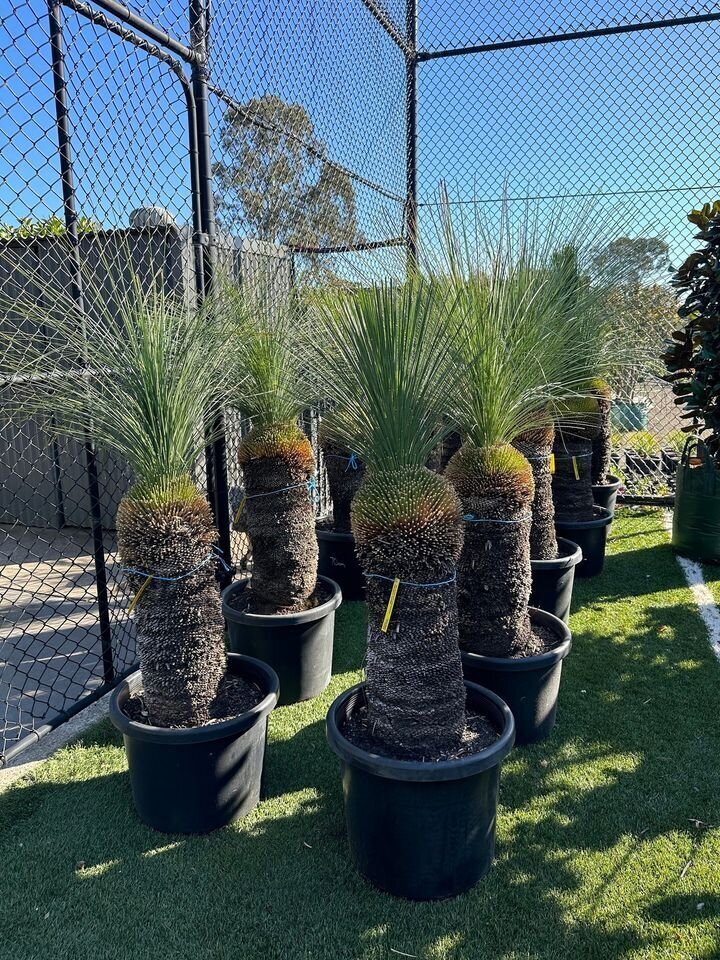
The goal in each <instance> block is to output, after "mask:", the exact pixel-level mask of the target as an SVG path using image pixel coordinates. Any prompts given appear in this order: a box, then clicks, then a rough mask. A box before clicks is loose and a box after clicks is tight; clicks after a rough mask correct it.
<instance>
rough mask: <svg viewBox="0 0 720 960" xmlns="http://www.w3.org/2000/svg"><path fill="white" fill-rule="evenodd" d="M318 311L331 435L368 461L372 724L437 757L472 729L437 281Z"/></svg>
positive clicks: (356, 512)
mask: <svg viewBox="0 0 720 960" xmlns="http://www.w3.org/2000/svg"><path fill="white" fill-rule="evenodd" d="M318 315H319V318H320V327H319V330H318V331H317V335H316V336H315V337H314V338H313V344H312V346H313V350H312V357H313V361H312V362H313V363H314V365H315V366H316V369H317V373H318V376H319V378H320V386H321V390H322V392H323V395H324V396H325V397H330V398H331V399H332V400H333V406H332V409H331V410H330V411H329V413H328V416H327V419H326V422H325V430H326V432H327V435H328V436H330V437H334V438H335V439H336V441H337V442H340V443H343V444H345V445H346V446H348V447H351V448H352V449H353V450H354V451H355V452H356V453H357V454H358V456H359V457H360V458H361V459H362V460H363V462H364V463H365V465H366V474H365V479H364V481H363V483H362V486H361V488H360V490H359V491H358V493H357V495H356V497H355V500H354V502H353V507H352V529H353V533H354V535H355V542H356V549H357V553H358V557H359V559H360V562H361V564H362V566H363V569H364V571H365V572H366V575H367V603H368V648H367V658H366V679H367V684H366V693H367V710H368V720H369V725H370V729H371V730H372V733H373V736H374V737H375V738H376V739H377V740H378V741H379V742H381V743H382V744H384V745H385V746H386V748H387V749H389V750H391V751H392V752H393V754H394V755H395V756H398V757H425V758H427V759H431V758H432V757H434V756H438V755H441V754H442V753H443V752H444V751H447V750H452V749H453V748H454V747H456V746H457V744H458V743H459V741H460V739H461V737H462V735H463V731H464V729H465V689H464V685H463V677H462V666H461V661H460V652H459V648H458V634H457V607H456V593H455V575H456V564H457V560H458V557H459V555H460V550H461V546H462V537H463V531H462V518H461V512H460V504H459V502H458V498H457V496H456V495H455V493H454V491H453V489H452V487H451V486H450V484H449V483H448V482H447V480H446V479H445V478H444V477H442V476H439V475H438V474H436V473H433V472H431V471H430V470H428V469H427V468H426V467H425V463H426V462H427V460H428V457H429V456H430V453H431V451H432V450H433V448H434V447H435V446H436V445H437V444H438V443H439V442H440V441H441V440H442V438H443V435H444V433H445V432H446V430H447V429H449V427H447V426H444V425H443V424H444V422H445V420H444V414H445V413H446V407H447V399H448V392H449V391H452V385H453V383H454V382H455V380H456V376H457V367H456V365H455V363H454V358H453V356H452V355H451V350H450V349H449V338H450V336H451V333H450V328H449V326H448V324H447V322H446V320H447V316H446V313H445V310H444V309H443V301H442V300H441V299H439V298H438V297H437V295H436V292H435V290H434V288H433V286H432V285H430V284H428V283H425V282H423V281H422V280H420V279H419V278H417V277H416V278H413V279H412V280H410V281H409V282H407V283H405V284H401V285H393V284H391V283H386V284H374V285H372V286H371V287H370V288H368V289H365V290H360V291H358V292H355V293H347V294H344V293H342V292H339V291H336V292H333V293H328V294H327V295H326V296H324V297H322V298H321V299H320V300H319V303H318ZM395 591H396V595H395ZM393 595H395V599H394V605H393V606H392V611H391V615H390V616H389V619H388V618H387V617H388V606H389V601H390V598H391V596H393Z"/></svg>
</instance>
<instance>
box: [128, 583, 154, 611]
mask: <svg viewBox="0 0 720 960" xmlns="http://www.w3.org/2000/svg"><path fill="white" fill-rule="evenodd" d="M151 580H152V577H148V578H147V580H146V581H145V583H144V584H143V585H142V586H141V587H140V589H139V590H138V592H137V593H136V594H135V596H134V597H133V600H132V603H131V604H130V606H129V607H128V613H132V612H133V610H134V609H135V607H136V606H137V605H138V600H139V599H140V597H141V596H142V595H143V594H144V593H145V591H146V590H147V588H148V586H149V585H150V581H151Z"/></svg>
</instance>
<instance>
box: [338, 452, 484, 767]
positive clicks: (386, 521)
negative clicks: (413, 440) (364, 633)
mask: <svg viewBox="0 0 720 960" xmlns="http://www.w3.org/2000/svg"><path fill="white" fill-rule="evenodd" d="M353 533H354V534H355V541H356V548H357V553H358V558H359V560H360V563H361V564H362V566H363V569H364V570H365V572H366V574H369V575H370V574H371V576H368V578H367V606H368V649H367V658H366V665H365V669H366V681H367V682H366V694H367V709H368V722H369V728H370V730H371V731H372V735H373V737H374V738H375V739H377V740H378V741H379V742H381V743H382V744H383V745H385V746H386V747H387V748H389V749H390V750H391V751H392V754H393V755H394V756H397V757H399V758H417V759H422V758H424V759H427V760H430V759H433V757H436V756H439V755H441V754H443V753H444V752H446V751H448V750H452V749H454V748H455V747H457V746H458V744H459V743H460V741H461V739H462V736H463V732H464V730H465V685H464V681H463V673H462V662H461V659H460V649H459V646H458V625H457V601H456V585H455V574H456V563H457V560H458V556H459V554H460V549H461V546H462V521H461V517H460V505H459V503H458V500H457V497H456V496H455V494H454V492H453V491H452V489H451V487H450V485H449V484H448V483H447V481H446V480H445V479H444V478H443V477H440V476H438V475H437V474H433V473H431V472H430V471H429V470H425V469H418V468H406V470H404V471H396V472H393V473H389V474H384V475H378V474H372V473H368V474H367V475H366V478H365V481H364V483H363V485H362V487H361V488H360V491H359V492H358V495H357V497H356V498H355V502H354V504H353ZM396 578H397V579H399V580H400V581H401V582H400V584H399V586H398V590H397V596H396V600H395V604H394V607H393V609H392V615H391V617H390V621H389V625H388V629H387V631H384V630H383V629H382V626H383V621H384V619H385V615H386V611H387V606H388V600H389V598H390V594H391V591H392V586H393V581H394V580H395V579H396Z"/></svg>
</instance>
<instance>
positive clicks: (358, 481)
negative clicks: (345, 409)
mask: <svg viewBox="0 0 720 960" xmlns="http://www.w3.org/2000/svg"><path fill="white" fill-rule="evenodd" d="M320 443H321V445H322V450H323V456H324V459H325V469H326V471H327V478H328V486H329V488H330V497H331V499H332V503H333V529H334V530H336V531H337V532H338V533H350V530H351V523H350V508H351V506H352V502H353V500H354V498H355V494H356V493H357V492H358V490H359V489H360V487H361V485H362V481H363V477H364V476H365V464H364V463H363V461H362V460H361V459H360V458H359V457H358V455H357V453H356V452H355V451H354V450H351V449H350V448H349V447H348V446H347V444H345V443H338V442H337V441H334V440H333V439H332V438H331V437H329V436H326V433H325V431H324V430H323V428H322V425H321V427H320Z"/></svg>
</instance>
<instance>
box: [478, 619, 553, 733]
mask: <svg viewBox="0 0 720 960" xmlns="http://www.w3.org/2000/svg"><path fill="white" fill-rule="evenodd" d="M530 620H531V621H532V622H533V623H537V624H541V625H542V626H544V627H547V628H549V629H550V630H552V631H553V632H554V633H555V634H556V636H557V640H558V642H557V646H555V647H554V648H553V649H552V650H549V651H548V652H547V653H540V654H538V655H537V656H535V657H486V656H483V655H482V654H478V653H466V652H465V651H463V655H462V661H463V672H464V674H465V678H466V679H467V680H470V681H472V682H473V683H477V684H480V685H481V686H483V687H487V689H488V690H492V691H493V693H496V694H497V695H498V696H499V697H502V699H503V700H504V701H505V703H507V705H508V706H509V707H510V709H511V711H512V714H513V717H514V718H515V741H516V743H518V744H524V743H537V742H538V741H539V740H544V739H545V738H546V737H548V736H549V735H550V731H551V730H552V728H553V727H554V726H555V714H556V712H557V702H558V693H559V690H560V677H561V675H562V662H563V660H564V659H565V657H566V656H567V655H568V654H569V653H570V648H571V646H572V635H571V634H570V631H569V630H568V628H567V625H566V624H564V623H563V622H562V620H560V619H559V618H558V617H554V616H553V615H552V614H551V613H548V612H547V611H546V610H538V609H536V608H535V607H530Z"/></svg>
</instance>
